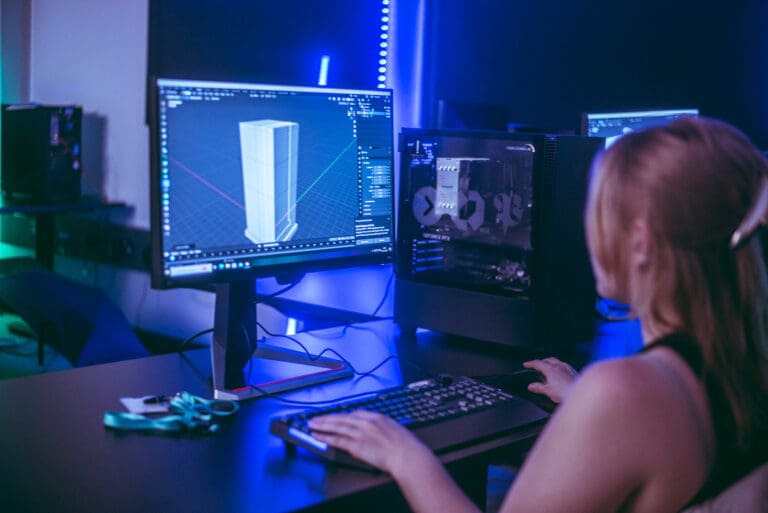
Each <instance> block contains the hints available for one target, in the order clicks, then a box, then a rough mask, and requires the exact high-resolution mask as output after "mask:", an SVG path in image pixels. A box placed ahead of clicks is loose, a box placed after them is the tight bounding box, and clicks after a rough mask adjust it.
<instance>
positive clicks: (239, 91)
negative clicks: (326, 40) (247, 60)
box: [150, 78, 394, 288]
mask: <svg viewBox="0 0 768 513" xmlns="http://www.w3.org/2000/svg"><path fill="white" fill-rule="evenodd" d="M153 82H154V90H153V116H152V122H151V123H150V130H151V149H152V166H151V167H152V184H151V185H152V187H151V190H152V200H151V205H152V236H153V265H152V271H153V272H152V277H153V286H154V287H157V288H167V287H179V286H182V287H183V286H195V285H199V284H203V285H205V284H211V283H221V282H231V281H236V280H239V279H241V278H253V277H256V276H283V275H285V276H288V277H290V276H293V275H296V274H299V275H300V274H303V273H304V272H307V271H313V270H318V269H323V268H331V267H348V266H357V265H368V264H376V263H385V262H388V261H390V260H391V258H392V251H393V211H394V208H393V201H394V200H393V186H394V178H393V165H392V163H393V146H394V145H393V122H392V92H391V90H388V89H373V90H356V89H328V88H320V87H298V86H296V87H291V86H277V85H266V84H252V83H231V82H213V81H193V80H179V79H163V78H160V79H156V80H154V81H153Z"/></svg>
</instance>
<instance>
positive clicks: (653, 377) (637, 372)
mask: <svg viewBox="0 0 768 513" xmlns="http://www.w3.org/2000/svg"><path fill="white" fill-rule="evenodd" d="M667 395H668V390H667V389H666V387H665V383H664V382H663V381H662V380H659V376H658V371H657V369H655V368H654V367H653V366H651V365H649V364H648V362H647V361H644V360H642V359H641V358H636V357H629V358H617V359H613V360H605V361H601V362H597V363H594V364H592V365H590V366H589V367H587V369H586V370H585V371H584V372H583V373H582V375H581V376H580V378H579V379H578V381H577V382H576V385H575V386H574V389H573V392H572V394H571V396H570V397H569V402H570V401H571V400H574V402H577V403H579V404H580V406H581V407H582V408H583V407H585V406H590V405H592V407H593V408H597V409H609V410H610V411H616V410H619V411H621V412H622V414H624V415H626V414H632V413H633V411H636V408H637V407H641V406H644V405H647V404H649V403H653V404H657V403H658V401H659V400H660V399H661V398H663V397H665V396H667ZM636 413H638V414H639V415H640V416H642V417H647V415H645V414H647V411H636Z"/></svg>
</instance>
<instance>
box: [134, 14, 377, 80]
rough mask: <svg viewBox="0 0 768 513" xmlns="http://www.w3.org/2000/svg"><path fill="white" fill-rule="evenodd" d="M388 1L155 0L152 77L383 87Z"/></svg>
mask: <svg viewBox="0 0 768 513" xmlns="http://www.w3.org/2000/svg"><path fill="white" fill-rule="evenodd" d="M381 18H382V2H381V0H365V1H360V0H334V1H332V2H328V1H307V0H279V1H275V0H216V1H214V0H150V2H149V44H148V64H147V71H148V75H150V76H152V75H154V76H163V77H172V78H191V79H211V80H231V81H253V82H267V83H279V84H294V85H317V80H318V72H319V69H320V67H319V63H320V58H321V57H322V56H323V55H328V56H330V58H331V60H330V65H329V71H328V85H329V86H331V87H358V88H376V86H377V85H378V83H379V82H378V75H379V72H378V66H379V64H378V60H379V50H380V48H379V43H380V42H381V39H380V35H381V30H380V27H381V26H382V21H381Z"/></svg>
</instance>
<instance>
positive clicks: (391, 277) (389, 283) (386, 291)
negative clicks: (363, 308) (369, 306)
mask: <svg viewBox="0 0 768 513" xmlns="http://www.w3.org/2000/svg"><path fill="white" fill-rule="evenodd" d="M394 278H395V273H394V271H392V273H391V274H390V275H389V278H388V279H387V286H386V287H385V288H384V296H383V297H382V298H381V301H379V304H378V306H376V308H375V309H374V310H373V313H371V314H370V315H369V317H374V318H375V317H376V314H378V313H379V310H381V308H382V307H383V306H384V303H385V302H386V300H387V296H389V289H390V288H391V286H392V282H393V281H394ZM390 319H392V317H380V318H378V319H377V320H380V321H384V320H390ZM349 328H354V329H362V328H361V327H357V326H354V325H353V323H347V324H344V325H342V328H341V331H340V332H339V333H337V334H334V335H319V334H317V333H313V334H312V336H313V337H316V338H324V339H337V338H342V337H344V335H346V334H347V330H348V329H349Z"/></svg>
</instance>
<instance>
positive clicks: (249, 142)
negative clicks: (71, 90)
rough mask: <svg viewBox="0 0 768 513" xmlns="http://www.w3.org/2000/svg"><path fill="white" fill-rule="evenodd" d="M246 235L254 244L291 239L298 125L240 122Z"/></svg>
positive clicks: (265, 121) (263, 120)
mask: <svg viewBox="0 0 768 513" xmlns="http://www.w3.org/2000/svg"><path fill="white" fill-rule="evenodd" d="M240 152H241V154H242V161H243V186H244V192H245V218H246V228H245V235H246V237H248V238H249V239H250V240H252V241H253V242H254V243H257V244H261V243H265V242H275V241H279V242H284V241H288V240H291V238H292V237H293V235H294V234H295V233H296V230H297V229H298V224H296V176H297V157H298V153H299V124H298V123H294V122H291V121H275V120H272V119H261V120H256V121H242V122H240Z"/></svg>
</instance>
